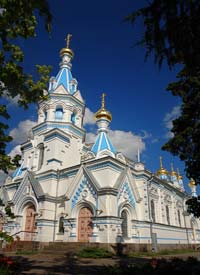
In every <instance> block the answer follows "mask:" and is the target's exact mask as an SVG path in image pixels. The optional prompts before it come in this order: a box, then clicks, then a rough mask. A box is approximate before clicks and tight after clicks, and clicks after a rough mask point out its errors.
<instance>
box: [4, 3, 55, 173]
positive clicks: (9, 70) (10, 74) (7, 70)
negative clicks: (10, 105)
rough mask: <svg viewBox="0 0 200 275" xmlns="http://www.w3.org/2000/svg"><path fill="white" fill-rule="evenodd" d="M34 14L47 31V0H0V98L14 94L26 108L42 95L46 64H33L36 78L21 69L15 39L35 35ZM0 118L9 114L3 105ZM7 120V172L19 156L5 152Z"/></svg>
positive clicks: (20, 54) (48, 14) (20, 57)
mask: <svg viewBox="0 0 200 275" xmlns="http://www.w3.org/2000/svg"><path fill="white" fill-rule="evenodd" d="M37 16H41V17H42V18H44V22H45V27H46V30H47V31H48V32H50V26H51V20H52V16H51V13H50V10H49V6H48V1H47V0H28V1H27V0H0V43H1V48H0V97H1V98H2V97H5V96H7V97H9V98H14V97H16V96H17V98H18V104H19V106H21V107H23V108H28V105H29V104H30V103H35V102H37V101H38V100H39V99H41V98H43V97H44V96H43V90H44V89H45V88H46V84H47V81H48V76H49V73H50V69H51V68H50V67H49V66H45V65H43V66H41V65H36V73H37V75H38V77H37V78H33V76H32V75H30V74H28V73H27V72H25V71H24V68H23V60H24V54H23V51H22V49H21V48H20V46H19V45H18V44H17V42H18V41H19V39H28V38H33V37H35V36H36V27H37ZM0 117H1V118H2V120H3V121H7V120H8V119H9V118H10V116H9V114H8V111H7V108H6V105H5V104H1V105H0ZM8 127H9V126H8V124H7V122H0V169H2V170H3V171H4V172H7V171H8V169H11V168H13V167H14V166H15V165H17V164H18V160H19V158H20V157H19V156H16V157H15V158H14V159H11V157H10V156H8V155H7V154H6V145H7V143H9V142H11V141H12V137H10V136H9V135H8V134H7V130H8Z"/></svg>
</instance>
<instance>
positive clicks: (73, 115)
mask: <svg viewBox="0 0 200 275" xmlns="http://www.w3.org/2000/svg"><path fill="white" fill-rule="evenodd" d="M75 121H76V114H75V113H72V114H71V122H72V124H75Z"/></svg>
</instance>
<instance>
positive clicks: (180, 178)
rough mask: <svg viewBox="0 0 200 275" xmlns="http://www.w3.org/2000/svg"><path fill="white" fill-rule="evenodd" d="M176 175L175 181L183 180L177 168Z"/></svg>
mask: <svg viewBox="0 0 200 275" xmlns="http://www.w3.org/2000/svg"><path fill="white" fill-rule="evenodd" d="M176 175H177V179H178V180H182V179H183V177H182V176H181V175H180V172H179V169H178V168H177V173H176Z"/></svg>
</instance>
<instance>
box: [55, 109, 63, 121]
mask: <svg viewBox="0 0 200 275" xmlns="http://www.w3.org/2000/svg"><path fill="white" fill-rule="evenodd" d="M55 119H56V120H62V119H63V108H62V107H60V106H59V107H56V113H55Z"/></svg>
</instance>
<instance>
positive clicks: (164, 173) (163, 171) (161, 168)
mask: <svg viewBox="0 0 200 275" xmlns="http://www.w3.org/2000/svg"><path fill="white" fill-rule="evenodd" d="M167 174H168V172H167V170H166V169H165V168H163V164H162V157H161V156H160V169H158V171H157V175H158V176H161V175H167Z"/></svg>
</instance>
